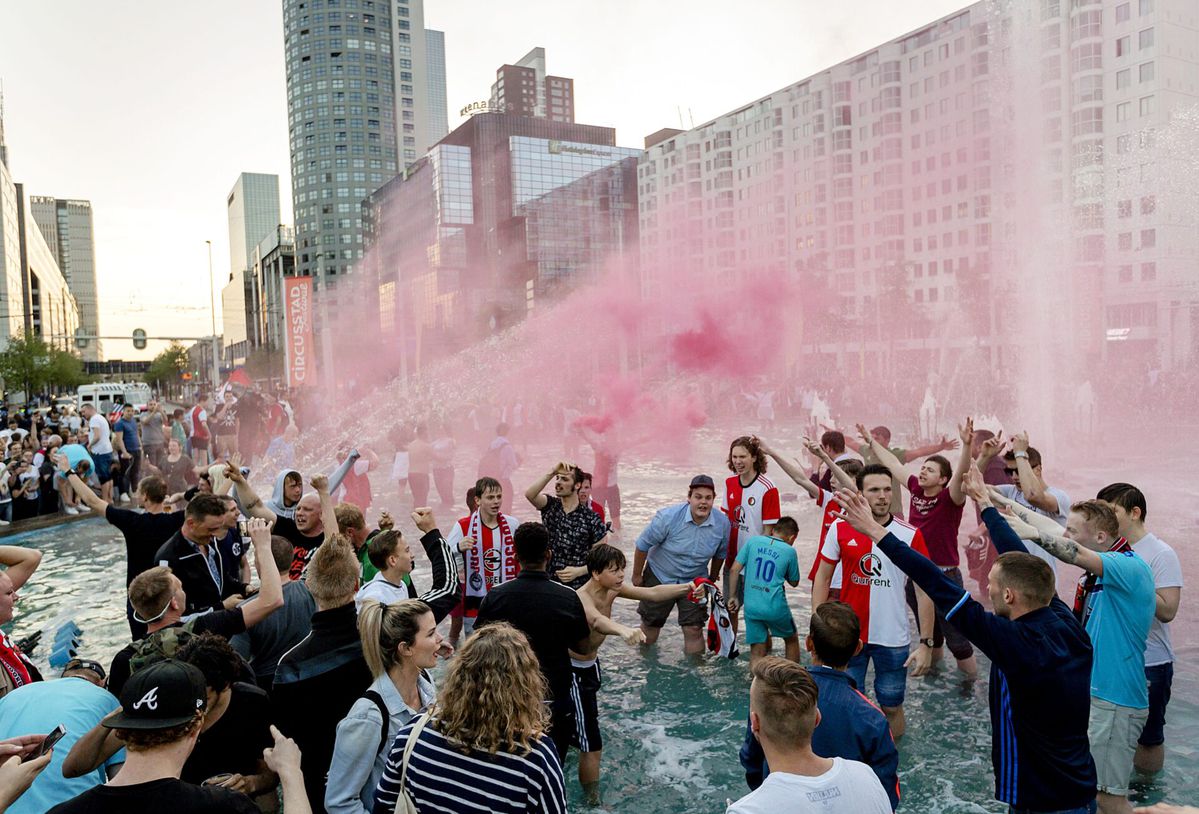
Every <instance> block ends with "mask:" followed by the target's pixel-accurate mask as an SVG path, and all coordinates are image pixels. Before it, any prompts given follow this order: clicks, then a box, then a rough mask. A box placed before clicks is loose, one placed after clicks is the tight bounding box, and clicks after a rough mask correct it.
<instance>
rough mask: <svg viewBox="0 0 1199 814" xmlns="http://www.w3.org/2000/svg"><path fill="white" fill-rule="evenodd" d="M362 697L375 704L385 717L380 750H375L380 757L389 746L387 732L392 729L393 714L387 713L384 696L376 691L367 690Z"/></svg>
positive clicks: (380, 736)
mask: <svg viewBox="0 0 1199 814" xmlns="http://www.w3.org/2000/svg"><path fill="white" fill-rule="evenodd" d="M362 697H363V698H365V699H367V700H368V701H371V702H372V703H374V705H375V706H376V707H378V708H379V714H380V715H382V716H383V729H382V731H381V732H380V733H379V748H378V749H376V750H375V754H376V755H378V754H379V753H380V752H382V751H383V748H384V747H385V746H387V730H388V729H390V728H391V713H390V712H388V711H387V705H386V704H384V703H383V696H381V695H379V693H377V692H375V691H374V690H367V691H366V692H364V693H363V694H362Z"/></svg>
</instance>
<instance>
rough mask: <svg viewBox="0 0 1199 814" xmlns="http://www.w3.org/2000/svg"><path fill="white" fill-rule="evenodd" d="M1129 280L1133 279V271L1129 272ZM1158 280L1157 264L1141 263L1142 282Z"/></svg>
mask: <svg viewBox="0 0 1199 814" xmlns="http://www.w3.org/2000/svg"><path fill="white" fill-rule="evenodd" d="M1128 272H1129V273H1128V276H1129V278H1131V277H1132V269H1129V270H1128ZM1156 279H1157V263H1141V281H1142V282H1144V281H1146V280H1156Z"/></svg>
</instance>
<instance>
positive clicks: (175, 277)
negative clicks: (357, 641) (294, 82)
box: [0, 0, 967, 359]
mask: <svg viewBox="0 0 1199 814" xmlns="http://www.w3.org/2000/svg"><path fill="white" fill-rule="evenodd" d="M965 5H967V3H966V2H965V0H906V2H903V3H896V2H894V0H852V1H851V2H841V3H829V2H827V0H746V2H740V3H730V2H727V0H726V1H725V2H717V0H602V2H596V1H595V0H587V1H586V2H584V1H583V0H557V2H550V0H519V2H498V1H497V0H425V25H426V26H427V27H429V28H435V29H439V30H442V31H444V32H445V39H446V72H447V79H448V95H449V99H448V101H449V110H450V122H449V125H450V128H451V129H453V128H454V127H456V126H457V125H458V124H460V123H461V121H462V119H460V118H459V116H458V111H459V110H460V109H461V108H462V107H463V106H465V105H466V104H468V103H470V102H473V101H476V100H480V99H485V98H486V97H487V96H488V94H489V92H490V88H491V83H492V82H493V81H494V79H495V70H496V68H498V67H499V66H500V65H502V64H504V63H506V62H515V61H516V60H517V59H519V58H520V57H521V56H523V55H524V54H525V53H526V52H527V51H528V50H529V49H530V48H533V47H535V46H542V47H544V48H545V49H546V60H547V67H548V70H549V72H550V73H552V74H555V75H558V76H569V77H573V78H574V80H575V118H576V120H577V121H579V122H581V123H584V124H596V125H606V126H610V127H615V128H616V138H617V143H618V144H620V145H621V146H626V147H640V146H642V144H643V138H644V137H645V136H646V135H648V134H649V133H652V132H654V131H656V130H658V129H660V128H663V127H679V126H684V127H690V126H691V125H692V123H694V124H696V125H699V124H703V123H704V122H707V121H709V120H710V119H713V118H715V117H716V116H719V115H721V114H722V113H726V112H728V111H730V110H733V109H735V108H737V107H739V106H741V105H743V104H745V103H747V102H750V101H753V100H754V99H757V98H759V97H761V96H765V95H767V94H769V93H770V92H772V91H774V90H777V89H779V88H782V87H784V86H786V85H789V84H791V83H793V82H796V81H798V80H800V79H802V78H804V77H805V76H808V75H810V74H813V73H816V72H818V71H820V70H823V69H824V68H827V67H829V66H830V65H833V64H836V63H838V62H840V61H842V60H845V59H848V58H850V57H852V56H855V55H857V54H859V53H861V52H863V51H866V50H869V49H870V48H872V47H874V46H876V45H878V44H880V43H882V42H885V41H887V40H889V39H893V38H895V37H897V36H900V35H902V34H904V33H906V32H908V31H910V30H913V29H916V28H919V27H921V26H922V25H924V24H925V23H927V22H930V21H932V20H935V19H937V18H938V17H941V16H943V15H945V14H948V13H950V12H952V11H955V10H957V9H959V8H962V7H964V6H965ZM730 12H734V13H733V14H730ZM0 83H3V89H4V119H5V136H6V142H7V144H8V152H9V168H10V170H11V171H12V174H13V176H14V179H15V180H16V181H18V182H20V183H24V184H25V191H26V194H27V195H52V196H56V197H59V198H85V199H88V200H90V201H91V202H92V206H93V211H94V218H95V229H96V257H97V260H96V263H97V282H98V286H99V292H100V294H99V297H100V330H101V333H102V334H105V335H112V336H126V335H129V334H130V333H132V331H133V330H134V329H135V328H142V329H144V330H145V331H146V332H147V333H148V334H149V335H150V336H206V335H209V334H210V333H211V331H212V327H211V326H212V318H213V317H212V311H211V309H210V305H209V303H210V291H211V290H212V287H211V284H210V279H211V278H210V277H209V264H208V245H207V244H206V241H209V240H210V241H212V268H213V271H214V276H215V279H216V287H215V292H216V295H215V300H216V304H215V308H216V324H217V326H218V327H217V330H218V332H219V331H220V324H221V314H220V289H221V287H222V286H223V285H224V284H225V283H226V282H227V281H228V277H229V263H230V261H229V234H228V233H229V230H228V221H227V217H226V209H225V200H226V198H227V196H228V194H229V191H230V190H231V189H232V187H233V184H234V182H235V181H236V180H237V176H238V174H239V173H242V172H263V173H275V174H277V175H279V180H280V199H281V200H280V202H281V207H282V213H281V214H282V217H283V220H284V221H285V222H287V223H290V222H291V209H292V207H291V185H290V180H289V172H290V170H289V156H288V146H287V100H286V77H285V71H284V62H283V14H282V4H281V3H280V2H277V0H204V2H202V3H195V2H192V3H184V2H180V1H179V0H157V1H156V2H152V1H151V0H140V2H137V1H135V0H108V2H104V3H97V2H95V0H89V2H82V0H59V2H54V3H42V2H36V3H32V2H28V1H27V0H0ZM161 347H162V344H161V343H154V342H151V343H150V345H149V347H148V348H147V350H146V351H142V352H139V351H135V350H134V349H133V346H132V343H131V342H127V341H108V342H105V346H104V350H105V356H106V357H108V358H110V359H113V358H116V359H138V358H149V357H150V356H152V355H153V354H154V353H155V352H156V351H157V350H160V349H161Z"/></svg>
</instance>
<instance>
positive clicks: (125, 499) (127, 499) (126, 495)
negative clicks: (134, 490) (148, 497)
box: [121, 492, 133, 503]
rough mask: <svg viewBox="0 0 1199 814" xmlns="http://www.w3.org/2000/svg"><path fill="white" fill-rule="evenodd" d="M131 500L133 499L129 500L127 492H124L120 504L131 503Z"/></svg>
mask: <svg viewBox="0 0 1199 814" xmlns="http://www.w3.org/2000/svg"><path fill="white" fill-rule="evenodd" d="M131 500H133V498H131V497H130V496H129V493H128V492H125V493H124V494H123V495H121V502H122V503H128V502H129V501H131Z"/></svg>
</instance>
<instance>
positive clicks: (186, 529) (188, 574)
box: [150, 495, 244, 616]
mask: <svg viewBox="0 0 1199 814" xmlns="http://www.w3.org/2000/svg"><path fill="white" fill-rule="evenodd" d="M226 511H227V508H226V506H225V502H224V501H223V500H221V499H220V498H219V497H217V496H216V495H197V496H196V497H194V498H192V499H191V502H189V503H188V504H187V509H186V511H185V512H184V519H183V528H181V529H179V531H177V532H175V534H174V535H173V536H172V537H170V538H169V539H168V540H167V541H166V542H165V543H163V544H162V546H161V547H160V548H159V549H158V552H157V553H156V554H155V555H154V562H152V563H150V564H151V565H167V566H170V569H171V573H173V574H174V575H175V576H176V577H178V578H179V581H180V582H182V583H183V592H184V593H185V594H186V595H187V607H186V608H184V610H183V615H184V616H191V615H193V614H196V613H203V612H204V611H209V610H221V609H222V608H223V607H224V600H225V599H226V598H227V597H230V596H233V595H234V594H236V593H237V592H238V591H240V590H242V589H243V588H244V586H243V585H241V584H240V583H237V584H235V583H232V582H229V581H228V580H226V579H225V563H224V561H223V560H222V558H221V552H220V549H219V548H218V547H217V544H216V537H217V536H218V535H220V536H222V537H223V536H224V535H225V533H226V529H225V513H226Z"/></svg>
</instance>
